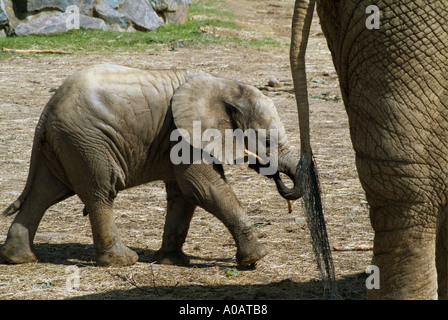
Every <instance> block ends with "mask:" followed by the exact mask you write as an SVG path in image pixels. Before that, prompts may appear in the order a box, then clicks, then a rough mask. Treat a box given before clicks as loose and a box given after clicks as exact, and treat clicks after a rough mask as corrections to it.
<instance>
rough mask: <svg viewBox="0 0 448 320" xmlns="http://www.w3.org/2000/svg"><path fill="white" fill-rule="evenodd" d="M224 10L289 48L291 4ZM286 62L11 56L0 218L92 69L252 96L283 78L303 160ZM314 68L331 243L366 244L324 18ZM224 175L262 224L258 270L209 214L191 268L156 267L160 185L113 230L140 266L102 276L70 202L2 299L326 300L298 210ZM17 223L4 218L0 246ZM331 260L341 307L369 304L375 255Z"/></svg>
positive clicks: (192, 241)
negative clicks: (73, 80) (47, 127)
mask: <svg viewBox="0 0 448 320" xmlns="http://www.w3.org/2000/svg"><path fill="white" fill-rule="evenodd" d="M228 3H229V5H231V6H232V7H233V8H234V11H235V13H236V14H237V17H238V20H239V23H240V24H242V25H244V26H246V27H248V28H252V29H253V30H254V32H253V34H254V35H255V36H257V35H258V36H262V35H270V36H273V37H279V38H280V37H285V39H286V41H287V38H288V37H289V34H290V23H291V16H292V9H293V6H294V1H292V0H281V1H250V0H242V1H241V0H228ZM0 43H1V39H0ZM288 54H289V52H288V49H287V48H268V49H258V48H253V47H250V48H249V47H248V48H241V47H236V46H233V45H226V46H218V45H209V46H205V47H204V48H200V49H192V48H185V47H180V48H176V50H174V51H171V50H170V48H169V47H162V48H161V49H160V50H159V51H154V50H148V51H146V52H143V53H138V54H110V55H106V56H99V55H64V56H58V55H44V56H38V55H31V56H30V55H19V54H11V57H10V58H7V59H3V60H1V61H0V210H4V209H5V208H6V207H7V206H8V205H9V204H10V203H11V202H13V201H14V200H16V198H17V197H18V196H19V195H20V193H21V191H22V189H23V187H24V184H25V181H26V178H27V174H28V165H29V159H30V152H31V144H32V139H33V133H34V128H35V125H36V123H37V120H38V117H39V115H40V113H41V111H42V109H43V107H44V105H45V104H46V102H47V101H48V99H49V98H50V97H51V95H52V94H53V93H52V92H53V91H54V89H56V88H57V87H58V86H59V85H60V84H61V83H62V81H63V80H64V79H65V78H66V77H67V76H68V75H70V74H72V73H73V72H75V71H76V70H79V69H81V68H84V67H86V66H89V65H92V64H97V63H103V62H108V63H115V64H121V65H125V66H129V67H136V68H171V67H180V68H185V67H190V68H197V69H200V70H203V71H206V72H209V73H212V74H215V75H218V76H221V77H227V78H231V79H238V80H241V81H243V82H245V83H248V84H251V85H254V86H257V87H263V86H265V85H266V84H267V83H268V81H269V80H271V79H276V80H278V81H280V82H281V83H282V84H283V87H282V88H281V89H274V88H273V89H271V90H265V91H264V93H265V94H266V95H267V96H269V97H271V98H272V99H273V100H274V102H275V104H276V106H277V109H278V111H279V114H280V116H281V118H282V120H283V123H284V124H285V127H286V131H287V133H288V135H289V139H290V142H291V145H292V146H293V147H294V149H295V151H296V152H297V153H298V150H299V134H298V125H297V111H296V106H295V100H294V95H293V94H292V92H290V90H284V89H285V88H286V89H288V87H289V88H290V86H291V82H292V80H291V75H290V69H289V55H288ZM307 68H308V80H309V87H310V96H311V97H312V99H311V100H310V103H311V127H312V132H311V134H312V144H313V150H314V154H315V157H316V161H317V166H318V168H319V171H320V179H321V184H322V189H323V193H324V195H323V199H324V207H325V215H326V220H327V230H328V235H329V241H330V244H331V246H332V247H335V246H341V245H371V244H372V240H373V232H372V230H371V227H370V222H369V218H368V208H367V205H366V201H365V197H364V192H363V190H362V189H361V186H360V184H359V181H358V178H357V172H356V168H355V163H354V152H353V150H352V147H351V141H350V136H349V132H348V123H347V116H346V113H345V111H344V107H343V104H342V101H341V99H340V92H339V86H338V82H337V76H336V73H335V71H334V69H333V66H332V62H331V55H330V53H329V51H328V49H327V45H326V42H325V38H324V37H323V35H322V33H321V31H320V26H319V22H318V19H317V17H316V19H315V20H314V24H313V29H312V31H311V39H310V43H309V49H308V54H307ZM226 174H227V177H228V180H229V182H230V184H231V185H232V187H233V188H234V190H235V193H236V194H237V195H238V197H239V199H240V201H241V203H242V204H243V206H244V207H245V208H247V213H248V215H249V216H250V219H251V220H252V221H253V222H254V223H256V225H257V232H258V235H259V237H260V238H261V241H262V242H263V243H265V244H267V245H268V246H269V248H270V253H269V254H268V255H267V256H266V257H265V258H264V259H262V260H261V261H260V262H258V263H257V265H256V268H255V269H254V270H248V271H238V270H235V269H234V267H235V252H236V250H235V245H234V242H233V240H232V238H231V236H230V234H229V232H228V231H227V230H226V229H225V227H224V226H223V225H222V224H221V222H219V221H218V220H217V219H216V218H214V217H213V216H212V215H211V214H209V213H207V212H205V211H204V210H202V209H198V210H197V211H196V214H195V216H194V218H193V221H192V224H191V228H190V232H189V235H188V237H187V241H186V244H185V246H184V250H185V252H186V253H187V254H188V255H190V256H191V259H192V263H191V265H190V266H187V267H178V266H164V265H156V264H153V263H151V258H152V255H153V254H154V252H155V251H156V250H157V249H159V247H160V245H161V240H162V232H163V225H164V215H165V210H166V201H165V197H166V194H165V189H164V185H163V183H161V182H155V183H150V184H148V185H144V186H140V187H137V188H134V189H131V190H126V191H125V192H121V193H120V194H119V196H118V198H117V200H116V202H115V212H116V223H117V225H118V228H119V230H120V233H121V236H122V238H123V239H124V242H125V243H126V244H127V245H128V246H129V247H131V248H132V249H134V250H135V251H136V252H137V253H138V254H139V256H140V259H139V262H138V263H137V264H135V265H134V266H131V267H122V268H121V267H120V268H118V267H110V268H99V267H96V266H95V262H94V250H93V246H92V238H91V229H90V225H89V221H88V218H87V217H84V216H83V215H82V209H83V204H82V203H81V202H80V200H79V199H78V198H77V197H76V196H74V197H72V198H70V199H68V200H66V201H64V202H61V203H59V204H57V205H55V206H53V207H51V208H50V209H49V210H48V211H47V213H46V214H45V216H44V218H43V220H42V222H41V224H40V227H39V230H38V233H37V235H36V239H35V243H36V247H37V249H38V251H39V252H40V253H41V261H40V262H38V263H32V264H25V265H6V264H0V299H1V300H5V299H29V300H38V299H238V300H239V299H322V298H323V297H324V290H323V285H322V282H321V281H320V276H319V272H318V270H317V266H316V262H315V260H314V256H313V253H312V248H311V244H310V236H309V231H308V229H307V225H306V220H305V216H304V213H303V210H302V205H301V202H300V201H296V203H295V205H294V211H293V212H292V213H288V207H287V203H286V201H285V200H284V199H282V198H281V197H280V196H279V194H278V192H277V191H276V188H275V185H274V183H273V181H270V180H267V179H266V178H264V177H262V176H259V175H257V174H256V173H255V172H252V171H251V170H250V169H248V168H247V165H239V166H228V167H226ZM12 219H13V217H7V218H6V217H0V243H3V241H4V240H5V238H6V234H7V231H8V228H9V225H10V223H11V221H12ZM332 254H333V259H334V266H335V271H336V277H337V282H338V287H339V290H340V292H341V295H342V298H343V299H364V298H365V290H366V289H365V279H366V275H365V269H366V267H367V266H368V265H369V264H370V259H371V255H372V252H371V251H350V250H348V251H333V253H332ZM73 266H76V267H75V268H73ZM76 276H79V278H76ZM74 279H78V280H79V281H78V282H75V281H73V280H74ZM67 284H68V285H69V287H67ZM69 289H70V290H69Z"/></svg>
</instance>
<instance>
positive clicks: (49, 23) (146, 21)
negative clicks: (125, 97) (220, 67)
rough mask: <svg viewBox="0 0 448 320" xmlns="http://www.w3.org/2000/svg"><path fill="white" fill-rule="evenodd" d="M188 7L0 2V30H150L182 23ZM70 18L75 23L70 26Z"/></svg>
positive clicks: (165, 2)
mask: <svg viewBox="0 0 448 320" xmlns="http://www.w3.org/2000/svg"><path fill="white" fill-rule="evenodd" d="M190 4H191V0H0V30H1V29H5V31H6V34H7V35H26V34H31V33H45V34H46V33H54V32H64V31H66V30H68V29H71V27H73V26H74V27H80V28H97V29H103V30H105V29H107V30H116V31H150V30H154V29H157V28H159V27H161V26H163V25H164V24H167V23H177V24H180V23H184V22H185V21H186V18H187V13H188V8H189V5H190ZM74 15H77V17H76V19H77V21H79V23H78V24H73V25H70V19H73V17H74ZM64 19H66V20H65V21H64Z"/></svg>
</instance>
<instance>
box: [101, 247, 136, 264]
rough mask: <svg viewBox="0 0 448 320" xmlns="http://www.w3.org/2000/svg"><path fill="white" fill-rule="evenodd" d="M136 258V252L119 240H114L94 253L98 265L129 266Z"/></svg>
mask: <svg viewBox="0 0 448 320" xmlns="http://www.w3.org/2000/svg"><path fill="white" fill-rule="evenodd" d="M137 260H138V254H137V253H135V252H134V251H132V250H131V249H129V248H128V247H126V246H125V245H124V244H123V243H122V242H121V241H119V242H116V243H115V244H114V245H113V246H112V247H111V248H108V249H106V250H97V253H96V264H97V265H98V266H100V267H109V266H130V265H133V264H134V263H136V262H137Z"/></svg>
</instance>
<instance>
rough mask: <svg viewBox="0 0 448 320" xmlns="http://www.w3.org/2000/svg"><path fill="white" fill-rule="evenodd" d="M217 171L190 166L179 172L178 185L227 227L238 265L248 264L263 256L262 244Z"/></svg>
mask: <svg viewBox="0 0 448 320" xmlns="http://www.w3.org/2000/svg"><path fill="white" fill-rule="evenodd" d="M221 170H222V167H221V168H220V170H217V168H214V167H212V166H211V165H205V164H202V165H191V166H189V167H188V168H187V169H186V170H182V171H180V172H179V174H178V175H177V177H179V178H181V179H182V180H180V179H179V180H178V181H179V186H180V188H181V190H182V192H183V193H184V195H185V196H186V197H187V198H188V199H194V201H196V202H197V204H198V205H199V206H201V207H202V208H204V209H205V210H207V211H208V212H210V213H212V214H213V215H214V216H215V217H217V218H218V219H219V220H221V222H222V223H224V225H225V226H226V227H227V229H228V230H229V231H230V233H231V234H232V236H233V239H234V240H235V243H236V247H237V253H236V260H237V263H238V264H239V265H242V266H244V265H249V264H252V263H255V262H256V261H258V260H260V259H261V258H263V257H264V256H265V255H266V254H267V253H268V251H267V248H266V246H265V245H263V244H261V243H259V242H258V237H257V236H256V234H255V230H254V227H253V226H252V223H251V222H250V221H249V219H248V217H247V215H246V213H245V212H244V210H243V208H242V207H241V205H240V203H239V201H238V199H237V198H236V196H235V194H234V192H233V190H232V188H231V187H230V186H229V185H228V184H227V182H226V181H225V178H224V174H223V171H221Z"/></svg>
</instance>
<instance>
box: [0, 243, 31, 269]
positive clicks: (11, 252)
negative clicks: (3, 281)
mask: <svg viewBox="0 0 448 320" xmlns="http://www.w3.org/2000/svg"><path fill="white" fill-rule="evenodd" d="M0 257H1V258H2V259H3V260H5V261H6V262H7V263H12V264H21V263H29V262H36V261H37V260H38V255H37V253H36V252H34V251H32V250H31V249H30V248H29V246H16V245H11V244H9V243H6V244H5V245H4V246H3V247H1V248H0Z"/></svg>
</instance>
